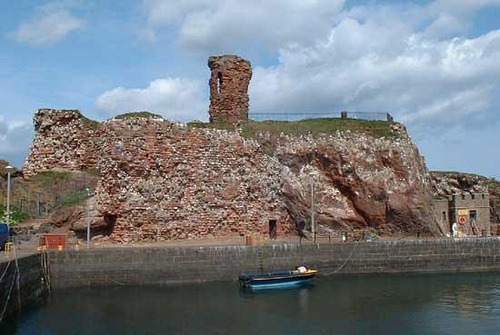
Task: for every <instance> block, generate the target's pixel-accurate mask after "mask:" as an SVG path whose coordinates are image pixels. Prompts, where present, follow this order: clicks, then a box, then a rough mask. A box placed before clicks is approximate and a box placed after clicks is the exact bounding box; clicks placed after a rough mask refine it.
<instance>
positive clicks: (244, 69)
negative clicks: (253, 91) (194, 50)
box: [208, 55, 252, 124]
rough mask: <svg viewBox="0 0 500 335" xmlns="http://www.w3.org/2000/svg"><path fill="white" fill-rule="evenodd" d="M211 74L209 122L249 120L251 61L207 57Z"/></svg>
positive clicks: (234, 57) (230, 56) (241, 121)
mask: <svg viewBox="0 0 500 335" xmlns="http://www.w3.org/2000/svg"><path fill="white" fill-rule="evenodd" d="M208 67H209V68H210V70H211V71H212V73H211V76H210V81H209V86H210V109H209V114H210V122H229V123H232V124H241V123H244V122H246V121H248V101H249V98H248V84H249V83H250V79H251V78H252V66H251V65H250V62H249V61H247V60H244V59H243V58H240V57H238V56H232V55H225V56H212V57H209V58H208Z"/></svg>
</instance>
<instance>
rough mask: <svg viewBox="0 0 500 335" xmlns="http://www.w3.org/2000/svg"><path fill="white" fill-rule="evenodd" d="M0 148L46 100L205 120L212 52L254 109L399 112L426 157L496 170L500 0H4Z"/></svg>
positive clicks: (97, 111)
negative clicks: (243, 72) (234, 70)
mask: <svg viewBox="0 0 500 335" xmlns="http://www.w3.org/2000/svg"><path fill="white" fill-rule="evenodd" d="M0 4H1V11H0V159H5V160H8V161H10V162H11V163H12V164H14V165H15V166H17V167H20V166H21V165H22V163H23V161H24V159H25V157H26V155H27V153H28V150H29V145H30V143H31V140H32V138H33V125H32V118H33V114H34V112H35V111H36V109H38V108H55V109H79V110H80V111H82V113H83V114H84V115H85V116H87V117H89V118H93V119H96V120H105V119H108V118H112V117H113V116H115V115H117V114H121V113H124V112H130V111H143V110H149V111H152V112H155V113H158V114H162V115H163V116H164V117H166V118H167V119H171V120H175V121H180V122H186V121H189V120H195V119H196V120H202V121H206V120H207V119H208V113H207V110H208V103H209V97H208V93H209V91H208V78H209V75H210V73H209V69H208V67H207V58H208V57H209V56H210V55H222V54H237V55H239V56H241V57H243V58H245V59H248V60H250V61H251V63H252V67H253V77H252V81H251V83H250V89H249V95H250V111H251V112H269V113H292V112H294V113H298V112H300V113H309V112H310V113H320V112H332V111H338V112H339V111H341V110H347V111H363V112H389V113H390V114H392V115H393V117H394V119H395V120H396V121H400V122H403V123H404V124H405V125H406V127H407V129H408V131H409V133H410V136H411V137H412V139H413V140H414V141H415V142H416V144H417V145H418V147H419V150H420V153H421V155H423V156H425V159H426V163H427V167H428V168H429V169H430V170H444V171H461V172H469V173H477V174H481V175H485V176H488V177H494V178H496V179H500V167H499V166H500V150H499V145H500V135H499V134H500V122H499V120H498V119H499V117H500V0H435V1H425V0H418V1H417V0H415V1H394V0H379V1H377V0H366V1H364V0H356V1H348V0H345V1H344V0H248V1H243V0H142V1H140V0H121V1H114V0H55V1H35V0H16V1H7V0H0Z"/></svg>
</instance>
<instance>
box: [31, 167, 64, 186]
mask: <svg viewBox="0 0 500 335" xmlns="http://www.w3.org/2000/svg"><path fill="white" fill-rule="evenodd" d="M71 175H72V174H71V172H69V171H54V170H51V171H44V172H40V173H38V174H37V175H35V176H34V177H32V180H33V182H35V183H37V184H38V185H40V186H41V187H49V186H53V185H55V184H57V183H60V182H66V181H69V180H70V179H71Z"/></svg>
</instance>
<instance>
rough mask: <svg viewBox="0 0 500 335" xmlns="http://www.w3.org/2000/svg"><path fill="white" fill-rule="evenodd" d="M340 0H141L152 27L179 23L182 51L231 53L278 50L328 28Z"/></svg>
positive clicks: (305, 40)
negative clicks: (242, 48) (238, 48)
mask: <svg viewBox="0 0 500 335" xmlns="http://www.w3.org/2000/svg"><path fill="white" fill-rule="evenodd" d="M343 3H344V0H274V1H267V0H255V1H236V0H183V1H168V0H144V1H143V7H144V9H145V11H146V15H147V17H148V22H149V24H150V25H151V26H153V27H159V26H162V25H174V24H175V25H179V26H180V30H179V35H178V39H179V40H178V42H179V44H180V45H182V46H183V47H184V48H186V49H190V50H198V51H200V50H201V51H209V52H213V51H217V52H231V51H232V50H234V48H235V46H246V47H249V46H253V47H259V48H262V47H267V48H276V47H281V46H284V45H286V44H288V43H294V42H296V43H305V42H310V41H314V40H315V39H316V38H317V37H318V36H321V35H323V34H324V33H326V32H328V30H329V28H330V26H331V24H332V19H333V16H334V14H336V13H338V12H339V11H340V9H341V8H342V6H343Z"/></svg>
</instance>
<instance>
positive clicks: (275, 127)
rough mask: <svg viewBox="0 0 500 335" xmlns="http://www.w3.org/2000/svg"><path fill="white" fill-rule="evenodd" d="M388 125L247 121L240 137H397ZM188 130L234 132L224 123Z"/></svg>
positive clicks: (331, 120)
mask: <svg viewBox="0 0 500 335" xmlns="http://www.w3.org/2000/svg"><path fill="white" fill-rule="evenodd" d="M390 125H391V124H390V123H389V122H387V121H378V120H376V121H371V120H357V119H340V118H321V119H307V120H301V121H251V120H250V121H248V123H246V124H245V125H243V128H242V136H243V137H246V138H255V137H256V135H257V134H258V133H265V132H270V133H284V134H301V135H302V134H303V135H306V134H311V135H313V136H314V135H318V134H333V133H335V132H337V131H346V130H349V131H352V132H355V133H363V134H366V135H370V136H373V137H387V138H394V137H398V135H397V134H395V133H394V132H392V130H391V127H390ZM188 127H190V128H210V129H225V130H235V127H234V126H233V125H232V124H230V123H226V122H218V123H209V122H208V123H205V122H201V121H192V122H189V123H188Z"/></svg>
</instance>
